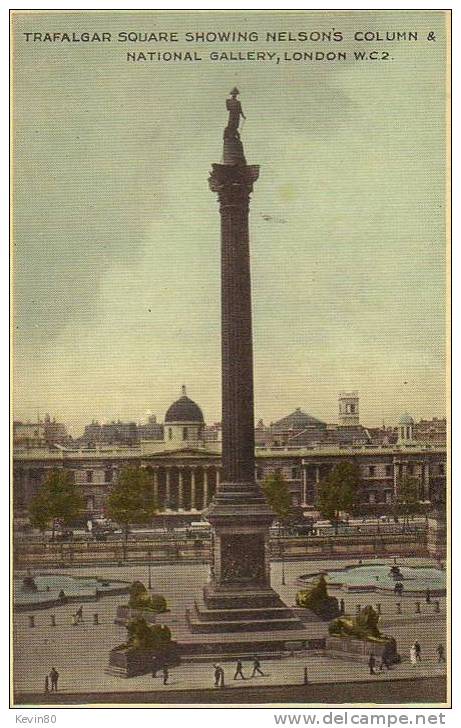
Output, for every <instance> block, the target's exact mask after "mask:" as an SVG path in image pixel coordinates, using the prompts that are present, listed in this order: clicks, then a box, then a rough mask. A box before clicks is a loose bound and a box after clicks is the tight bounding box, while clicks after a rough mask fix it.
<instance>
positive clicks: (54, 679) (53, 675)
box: [50, 667, 59, 693]
mask: <svg viewBox="0 0 461 728" xmlns="http://www.w3.org/2000/svg"><path fill="white" fill-rule="evenodd" d="M58 678H59V672H58V671H57V670H56V668H55V667H52V668H51V670H50V681H51V692H52V693H53V692H54V693H57V692H58Z"/></svg>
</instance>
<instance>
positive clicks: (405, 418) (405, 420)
mask: <svg viewBox="0 0 461 728" xmlns="http://www.w3.org/2000/svg"><path fill="white" fill-rule="evenodd" d="M414 424H415V422H414V420H413V417H411V415H409V414H408V413H407V412H406V413H405V414H404V415H402V416H401V418H400V420H399V425H414Z"/></svg>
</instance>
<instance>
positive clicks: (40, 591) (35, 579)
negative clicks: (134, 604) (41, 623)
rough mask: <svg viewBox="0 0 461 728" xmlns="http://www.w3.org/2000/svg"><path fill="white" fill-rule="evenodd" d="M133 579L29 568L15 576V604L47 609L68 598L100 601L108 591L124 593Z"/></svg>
mask: <svg viewBox="0 0 461 728" xmlns="http://www.w3.org/2000/svg"><path fill="white" fill-rule="evenodd" d="M129 586H130V582H128V581H120V580H118V579H111V580H110V581H109V580H108V579H100V578H98V577H95V576H83V577H82V576H71V575H69V574H49V573H46V574H36V575H35V576H32V575H31V573H30V571H28V572H27V574H26V576H24V577H22V578H21V577H17V578H15V580H14V606H15V609H16V610H17V611H24V610H30V609H46V608H47V607H52V606H57V605H59V604H62V603H63V602H64V601H66V602H73V601H74V602H84V601H97V600H98V599H99V598H100V597H101V596H105V595H108V594H111V595H114V594H125V593H126V592H128V590H129Z"/></svg>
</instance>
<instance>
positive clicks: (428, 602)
mask: <svg viewBox="0 0 461 728" xmlns="http://www.w3.org/2000/svg"><path fill="white" fill-rule="evenodd" d="M430 603H431V590H430V589H427V591H426V604H430Z"/></svg>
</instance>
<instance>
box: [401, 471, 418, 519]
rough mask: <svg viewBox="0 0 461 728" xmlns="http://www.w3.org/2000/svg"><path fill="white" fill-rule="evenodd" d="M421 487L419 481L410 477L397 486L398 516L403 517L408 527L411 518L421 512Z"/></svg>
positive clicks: (403, 479)
mask: <svg viewBox="0 0 461 728" xmlns="http://www.w3.org/2000/svg"><path fill="white" fill-rule="evenodd" d="M419 487H420V484H419V480H418V479H417V478H410V477H404V478H402V479H401V480H400V481H399V482H398V484H397V498H396V501H395V508H396V514H397V516H403V519H404V523H405V525H408V521H409V519H410V517H411V516H414V515H416V514H417V513H419V512H420V511H421V504H420V502H419Z"/></svg>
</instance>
